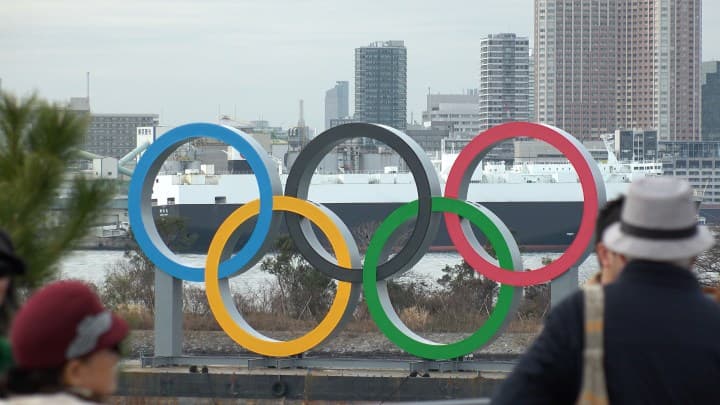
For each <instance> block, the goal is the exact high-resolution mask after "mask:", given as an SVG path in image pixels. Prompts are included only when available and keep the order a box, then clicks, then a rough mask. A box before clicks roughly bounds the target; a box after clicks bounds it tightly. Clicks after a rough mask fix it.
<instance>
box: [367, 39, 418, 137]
mask: <svg viewBox="0 0 720 405" xmlns="http://www.w3.org/2000/svg"><path fill="white" fill-rule="evenodd" d="M355 118H356V119H357V120H359V121H361V122H373V123H378V124H385V125H389V126H391V127H394V128H397V129H405V126H406V122H407V50H406V49H405V43H404V41H385V42H374V43H372V44H370V45H369V46H365V47H361V48H356V49H355Z"/></svg>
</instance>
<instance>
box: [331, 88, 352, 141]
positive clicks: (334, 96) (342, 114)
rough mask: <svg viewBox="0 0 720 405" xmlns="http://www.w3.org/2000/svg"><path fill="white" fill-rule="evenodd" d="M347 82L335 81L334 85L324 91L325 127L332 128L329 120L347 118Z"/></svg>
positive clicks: (348, 112)
mask: <svg viewBox="0 0 720 405" xmlns="http://www.w3.org/2000/svg"><path fill="white" fill-rule="evenodd" d="M348 95H349V87H348V82H346V81H339V82H336V84H335V87H333V88H332V89H330V90H328V91H326V92H325V129H329V128H332V126H331V125H330V120H333V119H340V118H347V117H348V116H349V115H350V111H349V101H348Z"/></svg>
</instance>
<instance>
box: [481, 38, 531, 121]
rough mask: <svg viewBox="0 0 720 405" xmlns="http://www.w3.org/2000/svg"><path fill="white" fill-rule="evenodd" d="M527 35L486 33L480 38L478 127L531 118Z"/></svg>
mask: <svg viewBox="0 0 720 405" xmlns="http://www.w3.org/2000/svg"><path fill="white" fill-rule="evenodd" d="M528 65H529V46H528V38H527V37H519V36H517V35H515V34H493V35H487V36H485V37H484V38H482V39H481V40H480V87H479V91H480V100H479V103H480V105H479V108H480V130H481V131H484V130H486V129H488V128H490V127H494V126H496V125H499V124H502V123H503V122H510V121H528V120H529V118H530V111H529V105H530V80H529V74H528V72H529V66H528Z"/></svg>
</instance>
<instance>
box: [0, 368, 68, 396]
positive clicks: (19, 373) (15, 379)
mask: <svg viewBox="0 0 720 405" xmlns="http://www.w3.org/2000/svg"><path fill="white" fill-rule="evenodd" d="M63 367H64V366H63ZM63 367H58V368H50V369H40V370H24V369H21V368H17V367H13V368H11V369H10V371H8V374H7V376H6V382H5V387H4V388H5V391H6V392H5V393H6V394H10V395H23V394H34V393H52V392H60V391H63V390H64V389H65V388H64V387H63V384H62V381H61V379H62V372H63Z"/></svg>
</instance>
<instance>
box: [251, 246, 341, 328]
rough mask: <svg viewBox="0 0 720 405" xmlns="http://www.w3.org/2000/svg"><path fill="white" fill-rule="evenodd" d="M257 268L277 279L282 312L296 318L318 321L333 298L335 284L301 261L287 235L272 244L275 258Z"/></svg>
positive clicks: (263, 262) (266, 260) (265, 260)
mask: <svg viewBox="0 0 720 405" xmlns="http://www.w3.org/2000/svg"><path fill="white" fill-rule="evenodd" d="M260 268H261V269H262V270H263V271H266V272H268V273H270V274H272V275H274V276H276V277H277V281H278V287H279V288H280V294H281V297H280V299H281V300H282V302H281V305H282V310H283V312H284V313H285V314H287V315H288V316H291V317H293V318H296V319H315V320H317V319H320V318H322V316H323V315H324V314H325V313H326V312H327V310H328V308H330V304H331V303H332V300H333V297H334V296H335V283H334V282H333V281H332V280H330V279H328V278H327V277H325V276H324V275H323V274H322V273H320V272H319V271H317V270H315V269H314V268H313V267H312V266H310V264H309V263H308V262H307V261H306V260H305V259H303V257H302V256H301V255H300V253H299V252H298V251H297V248H296V247H295V244H294V243H293V241H292V239H291V238H290V237H289V236H282V237H280V238H278V240H277V241H276V242H275V255H274V256H273V257H269V258H266V259H264V260H263V261H262V263H261V265H260Z"/></svg>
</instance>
